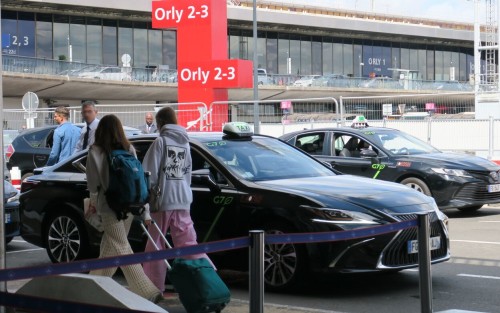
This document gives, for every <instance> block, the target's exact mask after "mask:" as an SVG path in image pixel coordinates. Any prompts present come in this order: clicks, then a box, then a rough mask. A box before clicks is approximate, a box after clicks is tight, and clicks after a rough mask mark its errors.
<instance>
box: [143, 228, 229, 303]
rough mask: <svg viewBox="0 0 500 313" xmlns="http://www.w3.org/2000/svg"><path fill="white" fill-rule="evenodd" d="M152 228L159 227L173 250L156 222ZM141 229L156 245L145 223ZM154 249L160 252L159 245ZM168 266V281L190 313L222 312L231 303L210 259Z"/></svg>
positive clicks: (174, 262)
mask: <svg viewBox="0 0 500 313" xmlns="http://www.w3.org/2000/svg"><path fill="white" fill-rule="evenodd" d="M151 224H153V225H154V226H155V227H156V229H157V230H158V232H159V233H160V235H161V237H162V239H163V240H164V241H165V244H166V245H167V247H168V248H171V245H170V243H169V242H168V240H167V238H165V236H164V235H163V234H162V232H161V231H160V229H159V227H158V225H156V223H155V222H154V221H152V223H151ZM141 225H142V228H143V230H144V231H145V233H146V235H147V236H148V238H149V240H151V242H153V240H152V238H151V235H150V234H149V232H148V231H147V229H146V227H145V226H144V225H143V224H142V223H141ZM153 243H154V242H153ZM154 246H155V248H156V249H157V250H158V247H157V246H156V244H154ZM165 263H166V264H167V268H168V274H167V275H168V278H169V279H170V281H171V282H172V285H173V286H174V289H175V291H177V292H178V293H179V299H180V300H181V303H182V305H183V306H184V308H185V309H186V311H187V312H188V313H208V312H221V311H222V310H223V309H224V308H225V307H226V305H227V304H228V303H229V301H230V300H231V293H230V291H229V289H228V288H227V286H226V284H225V283H224V282H223V281H222V279H221V278H220V276H219V275H218V274H217V272H216V271H215V270H214V268H213V267H212V265H211V264H210V262H209V261H208V260H207V259H205V258H200V259H194V260H190V259H182V258H177V259H175V260H174V261H173V262H172V266H171V265H170V264H169V262H168V261H167V260H165Z"/></svg>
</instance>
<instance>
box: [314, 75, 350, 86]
mask: <svg viewBox="0 0 500 313" xmlns="http://www.w3.org/2000/svg"><path fill="white" fill-rule="evenodd" d="M312 85H313V86H318V87H349V77H348V76H346V75H343V74H327V75H323V76H321V77H318V78H317V79H315V80H313V82H312Z"/></svg>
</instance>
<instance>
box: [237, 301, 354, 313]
mask: <svg viewBox="0 0 500 313" xmlns="http://www.w3.org/2000/svg"><path fill="white" fill-rule="evenodd" d="M234 300H236V301H237V302H240V303H250V302H249V301H247V300H242V299H234ZM231 301H233V299H231ZM264 306H265V307H273V308H277V309H280V311H281V310H282V309H285V311H284V312H287V311H289V310H296V311H299V312H308V313H309V312H314V313H343V312H340V311H332V310H321V309H311V308H306V307H301V306H293V305H282V304H275V303H264ZM344 313H345V312H344Z"/></svg>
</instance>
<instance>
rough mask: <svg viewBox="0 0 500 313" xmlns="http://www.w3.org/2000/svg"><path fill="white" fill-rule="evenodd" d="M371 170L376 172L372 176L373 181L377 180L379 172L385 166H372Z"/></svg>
mask: <svg viewBox="0 0 500 313" xmlns="http://www.w3.org/2000/svg"><path fill="white" fill-rule="evenodd" d="M372 168H373V169H374V170H376V171H377V172H376V173H375V175H374V176H373V178H374V179H377V177H378V175H379V174H380V172H381V171H382V170H383V169H384V168H385V165H384V164H372Z"/></svg>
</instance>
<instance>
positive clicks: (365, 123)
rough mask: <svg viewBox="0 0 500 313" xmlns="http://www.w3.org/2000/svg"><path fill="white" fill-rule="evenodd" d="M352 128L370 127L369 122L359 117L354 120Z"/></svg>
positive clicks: (361, 116)
mask: <svg viewBox="0 0 500 313" xmlns="http://www.w3.org/2000/svg"><path fill="white" fill-rule="evenodd" d="M351 127H353V128H364V127H368V120H367V119H366V118H365V117H364V116H363V115H358V116H356V117H355V118H354V119H353V120H352V124H351Z"/></svg>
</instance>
